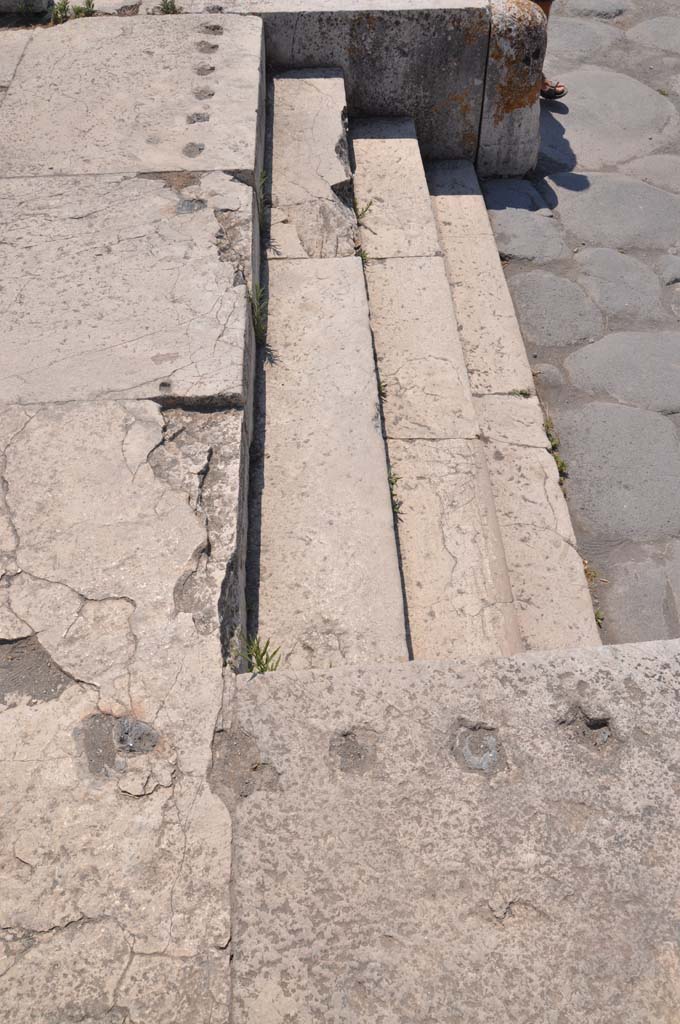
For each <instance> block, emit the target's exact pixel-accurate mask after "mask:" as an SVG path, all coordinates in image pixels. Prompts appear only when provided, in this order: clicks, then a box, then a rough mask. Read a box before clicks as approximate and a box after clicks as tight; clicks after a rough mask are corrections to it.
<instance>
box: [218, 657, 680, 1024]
mask: <svg viewBox="0 0 680 1024" xmlns="http://www.w3.org/2000/svg"><path fill="white" fill-rule="evenodd" d="M679 672H680V644H678V642H677V641H676V642H667V643H650V644H637V645H634V644H630V645H626V646H625V647H618V648H616V647H600V648H596V649H591V650H582V651H569V652H567V651H558V652H551V653H549V654H548V653H540V654H539V653H538V652H534V653H532V654H524V655H521V656H516V657H513V658H502V659H499V660H497V661H490V662H486V663H484V664H481V665H480V664H468V665H463V664H460V663H458V664H446V663H437V664H425V663H423V662H412V663H410V664H408V665H392V666H374V667H366V668H362V669H360V670H357V669H340V670H336V671H333V672H313V673H311V672H310V673H304V674H298V673H296V674H295V675H293V674H291V675H288V674H287V673H279V674H277V675H274V676H260V677H259V678H257V679H255V680H245V679H244V680H242V681H238V682H237V685H236V693H235V700H234V703H233V706H232V708H231V721H232V723H233V724H232V727H231V731H230V732H229V733H225V734H224V736H225V738H228V739H230V740H231V743H230V745H229V747H228V748H227V749H228V750H230V751H231V756H230V757H227V758H226V759H225V760H224V761H222V762H221V763H220V764H219V766H218V768H219V778H220V787H219V790H218V791H219V792H220V793H221V794H223V799H225V800H226V801H227V803H228V804H229V806H230V807H233V808H234V844H233V851H234V855H233V856H234V859H233V867H232V879H233V883H232V884H233V895H232V905H233V907H234V919H233V931H232V943H231V947H230V948H231V953H232V958H233V959H232V998H233V1002H232V1014H233V1016H232V1024H254V1022H256V1021H257V1022H260V1021H283V1020H290V1021H293V1020H294V1021H300V1022H305V1024H307V1022H311V1021H324V1022H331V1021H332V1022H333V1024H339V1022H345V1021H347V1022H350V1021H351V1022H352V1024H374V1022H375V1021H390V1022H393V1024H413V1022H416V1021H417V1022H425V1021H427V1022H428V1024H453V1022H454V1021H455V1022H460V1024H463V1022H464V1024H496V1022H497V1021H499V1020H507V1021H518V1022H519V1021H521V1022H523V1024H546V1022H556V1021H564V1022H569V1024H588V1022H595V1021H597V1022H605V1021H610V1020H612V1019H613V1018H612V999H615V1001H616V1005H617V1010H618V1019H620V1020H625V1021H626V1022H628V1024H644V1022H650V1021H655V1022H659V1024H661V1022H662V1021H663V1022H666V1021H667V1022H671V1021H674V1020H676V1019H677V1007H678V982H677V955H676V953H675V952H674V950H675V943H676V940H677V919H676V915H675V914H670V915H669V913H668V908H669V906H675V904H676V903H677V885H678V854H677V841H676V838H677V837H676V835H675V829H676V826H675V822H676V821H677V817H678V813H679V812H680V797H679V794H678V789H677V786H676V785H674V783H673V781H672V780H673V779H675V777H676V771H675V768H676V765H677V761H678V758H679V757H680V721H679V720H678V716H677V713H676V700H675V698H676V695H677V679H678V673H679ZM245 741H247V743H246V742H245ZM255 769H257V770H255ZM213 786H214V788H216V783H215V781H214V782H213ZM272 880H276V884H272ZM604 922H606V926H604V927H603V923H604Z"/></svg>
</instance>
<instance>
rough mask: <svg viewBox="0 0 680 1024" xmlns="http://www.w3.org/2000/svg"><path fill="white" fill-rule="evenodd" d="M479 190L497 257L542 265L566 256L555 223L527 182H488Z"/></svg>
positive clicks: (557, 225) (564, 244) (543, 203)
mask: <svg viewBox="0 0 680 1024" xmlns="http://www.w3.org/2000/svg"><path fill="white" fill-rule="evenodd" d="M482 187H483V189H484V198H485V199H486V203H487V208H488V211H489V220H490V221H491V226H492V228H493V233H494V235H495V238H496V245H497V246H498V251H499V253H500V255H501V258H505V259H525V260H532V261H533V262H535V263H546V262H549V261H551V260H558V259H561V258H563V257H565V256H567V255H568V253H569V250H568V248H567V245H566V241H565V239H564V235H563V233H562V231H561V229H560V225H559V223H558V222H557V221H556V220H554V219H553V217H552V215H551V213H550V210H549V209H548V207H547V206H546V204H545V201H544V200H543V198H542V196H541V195H540V194H539V193H538V191H537V190H536V189H535V187H534V186H533V185H531V183H530V182H528V181H522V182H518V183H516V182H513V183H512V185H511V184H509V183H506V182H504V181H500V182H499V181H488V182H484V183H483V186H482Z"/></svg>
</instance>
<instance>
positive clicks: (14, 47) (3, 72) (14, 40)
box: [0, 6, 33, 103]
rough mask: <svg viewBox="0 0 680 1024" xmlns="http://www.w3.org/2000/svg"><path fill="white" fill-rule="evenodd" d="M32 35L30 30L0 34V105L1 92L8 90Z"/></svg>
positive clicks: (0, 99)
mask: <svg viewBox="0 0 680 1024" xmlns="http://www.w3.org/2000/svg"><path fill="white" fill-rule="evenodd" d="M0 11H2V6H0ZM32 34H33V32H32V30H31V29H16V30H15V31H13V32H0V103H2V99H3V90H4V89H8V88H9V85H10V83H11V81H12V79H13V78H14V73H15V72H16V69H17V67H18V64H19V61H20V60H21V58H22V56H23V53H24V51H25V49H26V46H27V44H28V41H29V39H30V38H31V36H32Z"/></svg>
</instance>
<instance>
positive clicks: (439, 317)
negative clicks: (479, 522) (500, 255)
mask: <svg viewBox="0 0 680 1024" xmlns="http://www.w3.org/2000/svg"><path fill="white" fill-rule="evenodd" d="M363 174H365V172H362V176H363ZM362 237H364V234H363V232H362ZM365 273H366V283H367V285H368V297H369V303H370V309H371V327H372V330H373V338H374V342H375V351H376V358H377V365H378V373H379V375H380V382H381V385H382V388H383V391H384V398H383V416H384V419H385V429H386V431H387V436H388V437H390V438H401V439H403V440H409V439H417V438H423V439H425V438H429V439H432V440H435V439H437V438H458V439H464V438H473V437H476V436H477V435H478V433H479V428H478V425H477V419H476V415H475V410H474V407H473V404H472V396H471V394H470V385H469V382H468V377H467V371H466V369H465V360H464V359H463V353H462V350H461V347H460V341H459V338H458V331H457V323H456V315H455V313H454V309H453V303H452V302H451V291H450V289H449V284H448V280H447V277H446V269H445V267H444V261H443V259H442V257H441V256H432V257H415V258H410V257H406V258H404V259H387V260H368V261H367V263H366V268H365Z"/></svg>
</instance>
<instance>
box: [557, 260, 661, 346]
mask: <svg viewBox="0 0 680 1024" xmlns="http://www.w3.org/2000/svg"><path fill="white" fill-rule="evenodd" d="M574 262H575V264H576V266H577V267H578V270H579V277H578V281H579V284H581V286H582V287H583V288H585V290H586V291H587V292H588V294H589V295H590V297H591V298H592V299H593V301H594V302H596V303H597V305H598V306H599V308H600V309H601V310H602V312H603V313H604V314H605V316H607V317H622V318H625V319H628V320H629V321H634V320H642V321H650V320H652V321H654V320H658V319H663V316H664V313H663V309H662V307H661V286H660V284H659V279H658V277H657V275H656V274H655V273H654V271H653V270H650V269H649V267H647V266H646V265H645V264H644V263H641V262H640V260H636V259H635V258H634V257H633V256H627V255H626V254H625V253H622V252H617V251H616V250H615V249H584V250H582V251H581V252H579V253H578V254H577V255H576V257H575V259H574ZM575 340H576V339H575Z"/></svg>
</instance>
